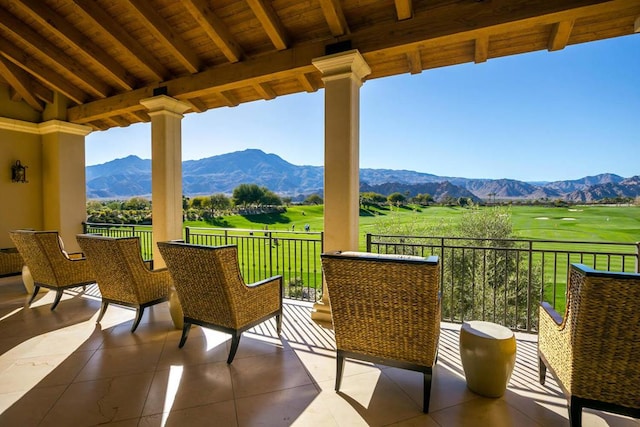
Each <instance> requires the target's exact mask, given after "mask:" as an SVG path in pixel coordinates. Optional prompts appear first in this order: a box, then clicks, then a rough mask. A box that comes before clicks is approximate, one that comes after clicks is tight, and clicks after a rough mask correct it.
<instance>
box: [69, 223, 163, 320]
mask: <svg viewBox="0 0 640 427" xmlns="http://www.w3.org/2000/svg"><path fill="white" fill-rule="evenodd" d="M76 238H77V240H78V244H79V245H80V247H81V248H82V251H83V252H84V253H85V255H86V257H87V259H88V260H89V263H90V264H91V267H92V268H93V271H94V272H95V275H96V281H97V283H98V288H99V289H100V293H101V294H102V307H101V309H100V315H99V316H98V320H97V323H100V321H101V320H102V317H103V316H104V313H105V312H106V311H107V307H108V306H109V304H110V303H113V304H117V305H123V306H125V307H133V308H135V309H136V317H135V319H134V321H133V325H132V326H131V332H134V331H135V330H136V328H137V327H138V324H139V323H140V320H141V319H142V314H143V312H144V309H145V308H147V307H150V306H152V305H155V304H159V303H161V302H164V301H167V300H168V299H169V290H170V288H171V286H172V285H173V281H172V280H171V275H170V274H169V272H168V271H167V269H166V268H165V269H158V270H149V268H148V267H147V264H146V263H145V262H144V260H143V259H142V254H141V251H140V239H139V238H138V237H102V236H97V235H91V234H80V235H78V236H77V237H76Z"/></svg>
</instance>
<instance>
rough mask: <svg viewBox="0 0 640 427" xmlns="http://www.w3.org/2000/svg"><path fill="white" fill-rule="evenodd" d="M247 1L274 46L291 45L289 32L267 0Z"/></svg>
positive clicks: (281, 48) (277, 47) (280, 47)
mask: <svg viewBox="0 0 640 427" xmlns="http://www.w3.org/2000/svg"><path fill="white" fill-rule="evenodd" d="M246 2H247V4H248V5H249V7H250V8H251V10H252V11H253V14H254V15H255V16H256V18H258V21H260V24H261V25H262V27H263V28H264V31H265V32H266V33H267V36H269V39H271V43H273V46H275V48H276V49H278V50H284V49H286V48H287V47H288V46H289V41H288V37H287V33H286V31H285V29H284V27H283V26H282V24H281V23H280V19H279V18H278V15H276V12H275V11H274V10H273V7H272V6H271V4H270V3H267V2H265V0H246Z"/></svg>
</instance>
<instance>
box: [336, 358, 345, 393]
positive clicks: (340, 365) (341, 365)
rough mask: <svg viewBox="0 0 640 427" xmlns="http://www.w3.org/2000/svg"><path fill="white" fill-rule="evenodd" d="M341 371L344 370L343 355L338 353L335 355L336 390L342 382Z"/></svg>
mask: <svg viewBox="0 0 640 427" xmlns="http://www.w3.org/2000/svg"><path fill="white" fill-rule="evenodd" d="M342 371H344V356H342V355H340V354H338V355H337V356H336V391H339V390H340V383H341V382H342Z"/></svg>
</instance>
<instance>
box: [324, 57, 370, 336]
mask: <svg viewBox="0 0 640 427" xmlns="http://www.w3.org/2000/svg"><path fill="white" fill-rule="evenodd" d="M312 63H313V65H314V66H315V67H316V68H318V70H320V72H322V81H323V82H324V91H325V96H324V99H325V106H324V112H325V113H324V114H325V120H324V123H325V124H324V129H325V140H324V147H325V148H324V242H323V243H324V250H325V251H334V250H342V251H348V250H357V249H358V235H359V214H360V203H359V194H360V179H359V172H360V86H362V81H363V79H364V77H366V76H367V75H369V74H370V73H371V69H370V68H369V65H367V63H366V61H365V60H364V58H363V57H362V55H361V54H360V52H358V51H357V50H351V51H347V52H341V53H337V54H333V55H328V56H324V57H321V58H317V59H314V60H313V61H312ZM323 287H324V289H323V292H322V301H321V302H319V303H317V304H316V305H315V306H314V309H315V311H314V312H313V313H312V319H314V320H316V321H318V322H319V323H330V322H331V310H330V308H329V300H328V297H327V290H326V285H323Z"/></svg>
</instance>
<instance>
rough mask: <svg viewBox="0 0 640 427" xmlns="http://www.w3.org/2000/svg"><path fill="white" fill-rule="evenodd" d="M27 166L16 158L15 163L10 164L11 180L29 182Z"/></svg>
mask: <svg viewBox="0 0 640 427" xmlns="http://www.w3.org/2000/svg"><path fill="white" fill-rule="evenodd" d="M27 167H28V166H23V165H22V163H20V160H16V163H15V164H13V165H11V181H12V182H29V181H27Z"/></svg>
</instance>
